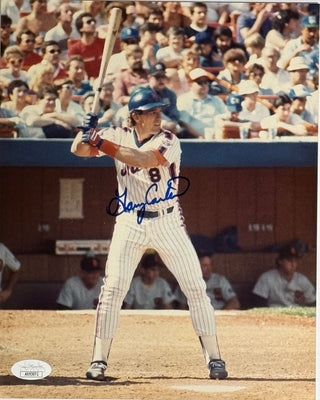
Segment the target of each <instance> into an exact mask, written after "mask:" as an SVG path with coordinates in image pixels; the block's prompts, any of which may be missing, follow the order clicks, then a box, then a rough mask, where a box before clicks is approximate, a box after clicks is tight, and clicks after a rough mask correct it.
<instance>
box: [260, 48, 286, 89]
mask: <svg viewBox="0 0 320 400" xmlns="http://www.w3.org/2000/svg"><path fill="white" fill-rule="evenodd" d="M279 58H280V51H279V50H278V49H277V48H275V47H270V46H266V47H265V48H264V49H263V50H262V54H261V64H262V66H263V67H264V72H265V74H264V75H263V78H262V81H261V86H260V87H261V89H269V90H272V91H273V93H274V94H277V93H279V92H281V91H284V90H286V88H287V86H288V85H289V84H290V75H289V72H288V71H286V70H284V69H282V68H279V66H278V60H279Z"/></svg>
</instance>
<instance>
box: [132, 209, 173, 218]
mask: <svg viewBox="0 0 320 400" xmlns="http://www.w3.org/2000/svg"><path fill="white" fill-rule="evenodd" d="M173 208H174V207H169V208H165V209H162V210H160V211H145V212H144V214H143V218H157V217H159V216H161V215H165V214H171V213H172V211H173ZM138 214H141V211H139V212H138Z"/></svg>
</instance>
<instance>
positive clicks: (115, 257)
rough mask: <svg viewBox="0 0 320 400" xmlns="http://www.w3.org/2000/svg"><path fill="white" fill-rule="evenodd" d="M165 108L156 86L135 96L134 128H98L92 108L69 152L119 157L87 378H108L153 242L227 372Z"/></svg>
mask: <svg viewBox="0 0 320 400" xmlns="http://www.w3.org/2000/svg"><path fill="white" fill-rule="evenodd" d="M163 106H164V104H163V103H161V102H160V99H159V98H158V96H157V95H156V93H155V92H154V91H153V90H151V89H147V88H144V89H141V90H140V91H136V92H135V93H134V94H133V95H132V96H131V98H130V101H129V119H130V125H131V127H130V128H125V129H124V128H106V129H103V130H100V131H99V130H96V129H95V127H96V123H97V122H96V121H97V117H96V115H94V114H90V113H89V114H87V116H86V117H85V121H84V126H83V127H82V128H81V130H82V132H80V133H79V134H78V135H77V136H76V138H75V139H74V142H73V144H72V148H71V151H72V152H73V153H74V154H76V155H78V156H83V157H96V156H104V155H108V156H110V157H113V158H114V159H115V165H116V170H117V180H118V190H117V191H116V192H115V197H114V198H113V199H111V200H110V203H109V204H108V207H107V211H108V212H109V213H110V214H112V215H115V216H116V223H115V228H114V233H113V237H112V241H111V245H110V251H109V256H108V260H107V263H106V269H105V278H104V285H103V286H102V289H101V293H100V297H99V303H98V306H97V313H96V326H95V337H94V346H93V355H92V362H91V365H90V368H89V370H88V371H87V374H86V376H87V378H88V379H95V380H103V379H104V373H105V369H106V366H107V361H108V356H109V352H110V348H111V344H112V339H113V337H114V335H115V332H116V329H117V326H118V321H119V316H120V310H121V306H122V302H123V299H124V297H125V295H126V294H127V292H128V289H129V287H130V283H131V280H132V277H133V275H134V271H135V269H136V268H137V266H138V263H139V261H140V259H141V257H142V255H143V254H144V252H145V251H146V250H147V249H148V248H154V249H155V250H156V251H157V252H158V254H159V256H160V257H161V259H162V260H163V262H164V263H165V264H166V266H167V267H168V268H169V270H170V271H171V272H172V273H173V274H174V276H175V278H176V279H177V281H178V283H179V285H180V287H181V289H182V290H183V292H184V293H185V295H186V297H187V299H188V305H189V310H190V316H191V320H192V324H193V327H194V330H195V332H196V334H197V335H198V336H199V339H200V343H201V346H202V349H203V352H204V355H205V359H206V362H207V366H208V369H209V371H210V373H209V376H210V378H213V379H225V378H226V377H227V375H228V374H227V371H226V369H225V363H224V361H222V360H221V356H220V351H219V347H218V342H217V336H216V326H215V317H214V309H213V307H212V305H211V303H210V299H209V297H208V296H207V294H206V285H205V283H204V280H203V279H202V273H201V268H200V264H199V260H198V257H197V254H196V251H195V249H194V247H193V245H192V243H191V240H190V238H189V236H188V234H187V232H186V229H185V225H184V222H183V216H182V213H181V208H180V206H179V196H181V195H182V194H183V193H185V192H186V190H187V188H188V185H189V181H188V180H187V179H186V178H182V177H180V176H179V173H180V157H181V149H180V143H179V139H178V138H177V137H176V136H174V135H173V134H172V133H171V132H169V131H164V130H162V129H161V109H162V107H163ZM179 183H180V186H181V187H182V189H180V192H179V191H178V186H179Z"/></svg>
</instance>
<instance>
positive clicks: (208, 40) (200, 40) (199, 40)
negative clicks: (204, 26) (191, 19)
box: [195, 32, 214, 45]
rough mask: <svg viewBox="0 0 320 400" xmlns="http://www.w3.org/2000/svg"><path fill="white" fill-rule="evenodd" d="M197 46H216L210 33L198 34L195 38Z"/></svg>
mask: <svg viewBox="0 0 320 400" xmlns="http://www.w3.org/2000/svg"><path fill="white" fill-rule="evenodd" d="M195 43H196V44H212V45H213V44H214V43H213V40H212V36H211V33H209V32H200V33H197V34H196V38H195Z"/></svg>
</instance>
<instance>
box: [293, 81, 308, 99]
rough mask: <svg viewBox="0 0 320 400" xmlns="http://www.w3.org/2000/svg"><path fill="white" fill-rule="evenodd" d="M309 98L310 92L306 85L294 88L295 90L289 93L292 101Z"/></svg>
mask: <svg viewBox="0 0 320 400" xmlns="http://www.w3.org/2000/svg"><path fill="white" fill-rule="evenodd" d="M307 96H310V91H309V90H308V89H307V88H306V86H305V85H303V84H301V83H300V84H299V85H295V86H293V88H291V89H290V91H289V97H290V99H299V98H301V97H307Z"/></svg>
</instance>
